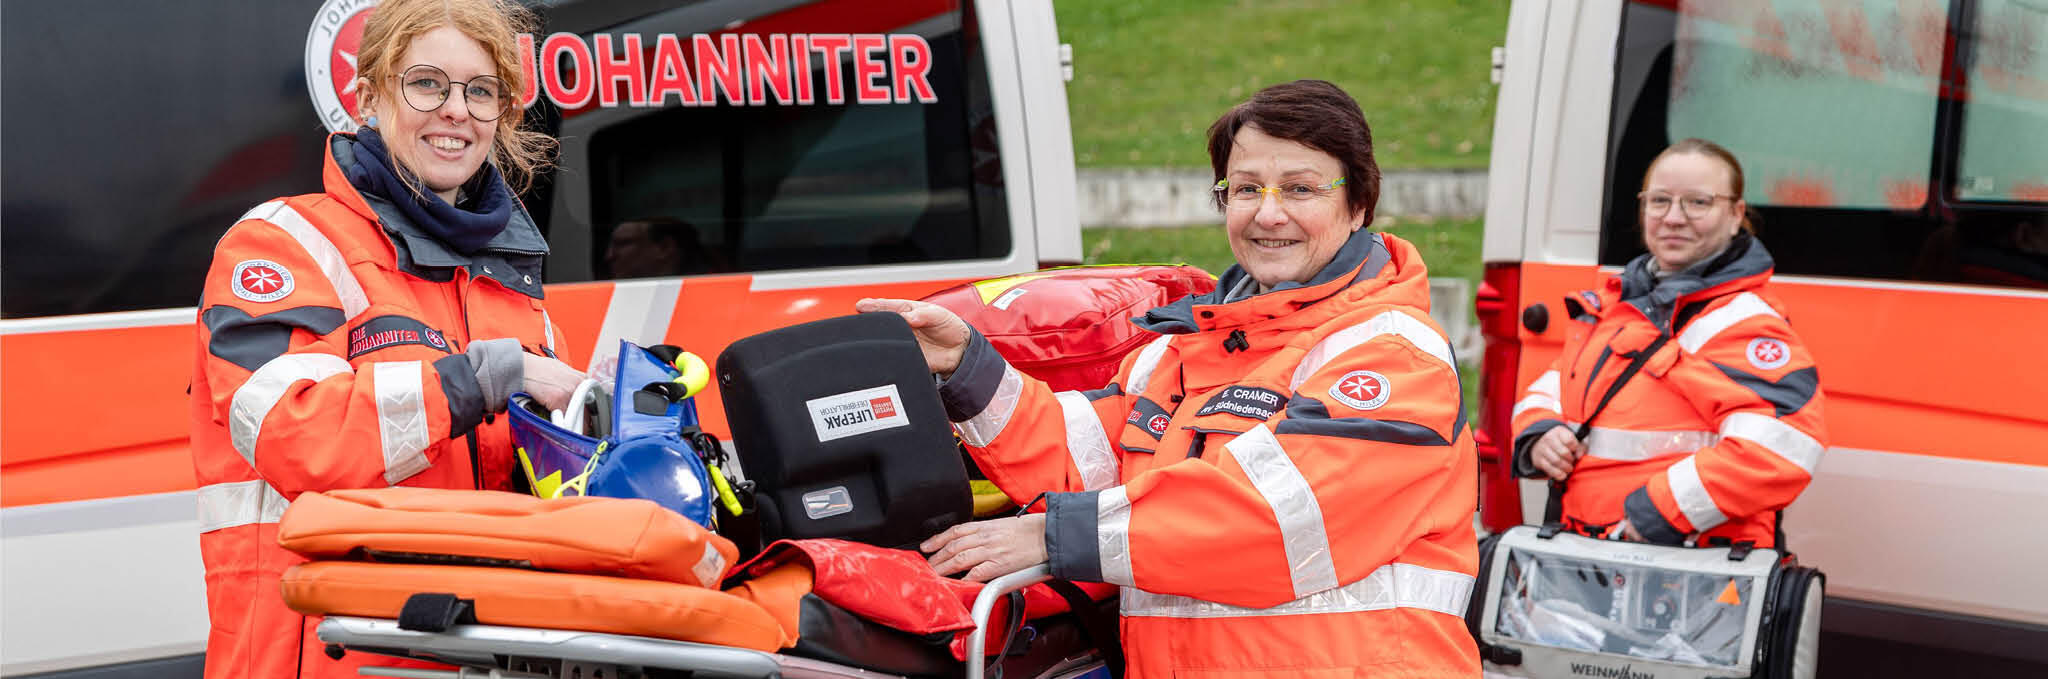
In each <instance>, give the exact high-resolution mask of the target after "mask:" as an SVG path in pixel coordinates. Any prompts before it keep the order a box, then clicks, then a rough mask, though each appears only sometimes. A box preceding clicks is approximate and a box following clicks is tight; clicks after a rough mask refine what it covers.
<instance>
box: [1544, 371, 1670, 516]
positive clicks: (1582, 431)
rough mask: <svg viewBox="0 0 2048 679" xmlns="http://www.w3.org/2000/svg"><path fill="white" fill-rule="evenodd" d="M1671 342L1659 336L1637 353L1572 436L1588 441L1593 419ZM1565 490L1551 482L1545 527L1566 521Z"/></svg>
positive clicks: (1560, 485)
mask: <svg viewBox="0 0 2048 679" xmlns="http://www.w3.org/2000/svg"><path fill="white" fill-rule="evenodd" d="M1669 341H1671V336H1670V335H1658V336H1657V341H1655V342H1651V343H1650V346H1647V347H1643V348H1642V349H1641V350H1639V351H1637V352H1636V357H1635V359H1634V360H1631V361H1629V363H1628V367H1626V368H1623V369H1622V370H1621V374H1619V375H1615V376H1614V382H1613V383H1611V384H1609V385H1607V393H1605V394H1601V395H1600V403H1599V404H1597V405H1595V406H1593V412H1591V413H1587V414H1586V419H1585V421H1583V422H1580V423H1579V429H1578V431H1575V432H1572V436H1574V437H1575V438H1577V439H1578V440H1580V441H1584V440H1586V435H1587V434H1590V433H1592V432H1593V418H1596V417H1599V416H1600V413H1601V412H1602V411H1605V410H1607V404H1609V403H1613V402H1614V395H1615V394H1619V393H1621V387H1622V386H1623V385H1626V384H1628V381H1629V379H1630V378H1632V377H1635V376H1636V373H1637V372H1639V371H1641V370H1642V369H1643V364H1645V363H1649V362H1650V357H1651V356H1655V355H1657V352H1658V351H1659V350H1662V349H1663V348H1664V343H1666V342H1669ZM1564 489H1565V482H1564V481H1551V482H1550V502H1549V503H1547V504H1545V505H1544V507H1543V523H1544V524H1545V525H1549V524H1554V523H1557V522H1559V521H1561V520H1563V519H1564Z"/></svg>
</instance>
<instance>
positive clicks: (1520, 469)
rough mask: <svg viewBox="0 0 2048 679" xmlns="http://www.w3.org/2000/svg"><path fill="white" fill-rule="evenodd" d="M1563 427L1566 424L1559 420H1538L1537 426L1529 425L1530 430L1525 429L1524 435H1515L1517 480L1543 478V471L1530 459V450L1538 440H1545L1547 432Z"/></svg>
mask: <svg viewBox="0 0 2048 679" xmlns="http://www.w3.org/2000/svg"><path fill="white" fill-rule="evenodd" d="M1562 426H1564V423H1563V422H1559V421H1557V420H1551V419H1543V420H1537V421H1536V423H1535V424H1532V425H1529V428H1528V429H1523V430H1522V433H1520V434H1517V435H1515V454H1514V460H1515V462H1514V474H1515V477H1516V478H1523V479H1537V478H1543V476H1544V474H1543V470H1540V469H1537V468H1536V461H1535V460H1533V459H1530V457H1529V449H1530V448H1532V447H1534V446H1535V445H1536V439H1539V438H1543V434H1544V433H1545V432H1548V431H1550V430H1551V429H1553V428H1556V427H1562Z"/></svg>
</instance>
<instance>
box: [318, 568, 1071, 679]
mask: <svg viewBox="0 0 2048 679" xmlns="http://www.w3.org/2000/svg"><path fill="white" fill-rule="evenodd" d="M1051 577H1052V576H1051V572H1050V571H1049V570H1048V569H1047V567H1045V566H1043V565H1041V566H1036V567H1033V568H1029V569H1026V570H1023V571H1019V572H1017V573H1012V574H1010V575H1007V576H1003V577H1001V578H997V579H995V580H994V581H992V582H990V583H988V584H987V585H986V586H984V587H983V588H982V590H981V593H980V594H979V595H978V596H977V597H976V598H975V601H974V606H973V609H972V611H971V613H972V617H973V621H974V628H973V630H972V631H971V632H970V633H969V637H968V644H967V648H986V647H987V645H988V641H989V640H988V632H989V630H990V629H991V625H990V622H989V618H990V616H991V613H992V612H993V611H994V610H995V608H996V603H997V601H998V600H1000V599H1002V598H1003V597H1005V596H1007V595H1009V594H1010V593H1012V592H1016V591H1019V590H1022V589H1024V588H1025V587H1028V586H1030V585H1033V584H1036V583H1039V582H1044V581H1046V580H1048V579H1051ZM1036 634H1037V632H1036V631H1035V628H1033V627H1031V626H1030V625H1029V624H1028V623H1027V624H1026V625H1024V626H1023V627H1020V628H1018V633H1017V634H1016V635H1014V636H1015V637H1017V638H1013V639H1011V640H1007V641H1006V642H1005V643H1006V644H1011V643H1018V642H1019V639H1021V640H1022V641H1021V643H1026V644H1029V643H1030V642H1031V641H1032V639H1031V638H1030V637H1032V636H1034V635H1036ZM318 635H319V637H320V641H321V642H323V643H325V644H327V645H328V652H329V653H330V654H337V653H373V654H380V655H387V656H394V657H401V658H412V659H416V660H427V661H433V662H439V663H444V664H447V665H452V666H454V667H455V669H452V670H439V669H419V668H412V667H379V666H373V665H369V666H365V667H363V668H362V670H361V672H362V673H363V674H364V675H366V676H383V677H409V678H414V679H466V678H469V677H492V678H504V679H637V678H641V677H645V678H649V679H653V678H659V677H690V678H692V679H695V678H699V677H702V678H706V679H709V678H730V679H771V678H787V679H806V678H817V679H825V678H831V677H862V678H864V679H889V678H892V677H901V678H904V679H908V677H907V676H906V675H899V674H890V673H886V672H877V671H874V670H870V669H865V668H862V667H857V666H853V665H848V664H842V663H837V662H829V661H825V660H819V659H815V658H804V657H797V656H794V655H788V654H785V653H770V652H763V651H757V650H752V649H746V648H736V647H731V646H719V645H712V644H702V643H692V642H687V641H674V640H668V639H657V638H652V637H642V636H631V635H623V634H605V633H596V632H580V631H572V630H559V629H543V628H532V627H507V626H499V625H482V624H454V625H449V626H447V627H446V628H445V629H443V630H441V631H422V630H408V629H403V628H401V627H400V624H399V621H398V620H394V619H379V618H361V617H350V616H329V617H328V618H327V619H325V620H323V621H322V622H321V623H320V626H319V629H318ZM1008 650H1010V651H1014V650H1015V649H1008ZM1048 653H1049V654H1050V657H1048ZM999 656H1000V660H1001V661H1002V662H995V661H993V660H991V661H989V662H990V664H991V665H993V666H994V667H993V668H990V667H984V665H983V663H981V662H975V661H972V660H970V661H968V662H965V663H961V664H960V666H959V667H958V668H957V669H958V672H957V673H950V672H949V673H943V674H940V675H939V676H958V677H964V678H965V679H983V678H984V677H987V676H997V677H1004V676H1007V677H1010V678H1012V679H1108V678H1109V677H1110V676H1111V675H1110V672H1109V669H1108V668H1107V667H1106V666H1105V665H1104V663H1103V661H1102V660H1101V658H1100V657H1099V656H1098V655H1097V654H1096V653H1095V652H1094V651H1093V649H1092V648H1090V647H1087V646H1086V645H1066V646H1065V647H1064V648H1058V647H1051V646H1050V645H1048V647H1046V648H1041V649H1039V651H1038V652H1037V653H1015V652H1006V653H1002V654H999ZM916 676H927V675H916Z"/></svg>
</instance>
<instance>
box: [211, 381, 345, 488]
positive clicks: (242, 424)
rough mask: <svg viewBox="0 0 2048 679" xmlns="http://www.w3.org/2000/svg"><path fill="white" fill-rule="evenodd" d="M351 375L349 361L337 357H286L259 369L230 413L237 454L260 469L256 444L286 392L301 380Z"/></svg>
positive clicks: (240, 391) (237, 392) (237, 393)
mask: <svg viewBox="0 0 2048 679" xmlns="http://www.w3.org/2000/svg"><path fill="white" fill-rule="evenodd" d="M347 372H349V365H348V361H344V360H342V358H341V357H340V356H336V355H333V354H285V355H283V356H279V357H277V358H273V359H270V361H269V362H266V363H264V364H263V367H261V368H257V369H256V372H255V374H252V375H250V376H249V380H248V381H246V382H243V383H242V386H241V388H239V389H236V390H235V397H234V399H233V401H232V405H231V406H230V408H229V411H228V438H229V440H230V441H232V442H233V443H234V445H235V452H238V453H241V454H242V459H243V460H245V461H247V462H248V463H249V466H251V467H254V466H256V442H257V439H258V437H260V436H261V435H262V433H263V418H265V417H267V416H269V415H270V409H271V408H275V407H277V402H278V400H279V399H282V398H284V392H285V390H286V389H288V388H290V387H291V386H292V383H294V382H297V381H299V380H312V381H314V382H319V381H320V380H324V379H327V378H329V377H333V376H335V375H340V374H344V373H347Z"/></svg>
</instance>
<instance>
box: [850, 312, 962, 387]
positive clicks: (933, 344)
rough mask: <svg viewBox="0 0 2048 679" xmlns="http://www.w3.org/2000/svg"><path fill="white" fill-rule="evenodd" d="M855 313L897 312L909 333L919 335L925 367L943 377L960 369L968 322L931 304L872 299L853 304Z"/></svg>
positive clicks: (918, 345) (919, 345)
mask: <svg viewBox="0 0 2048 679" xmlns="http://www.w3.org/2000/svg"><path fill="white" fill-rule="evenodd" d="M853 310H854V311H859V312H861V313H867V312H871V311H894V312H896V313H897V314H900V315H902V316H903V320H904V321H905V322H908V323H909V324H910V330H911V331H912V332H915V333H917V347H918V348H919V349H923V350H924V363H925V366H926V367H928V368H930V369H931V371H932V372H933V373H934V374H937V375H939V376H940V377H946V376H950V375H952V374H953V371H954V370H955V369H958V368H959V367H960V356H961V355H963V354H965V353H967V338H968V336H969V334H970V333H971V332H972V330H971V329H970V328H968V327H967V321H963V320H960V316H959V315H957V314H954V313H953V312H952V310H949V309H947V308H945V307H942V306H939V305H937V304H933V303H931V302H916V301H911V300H907V299H881V298H872V297H871V298H866V299H862V300H860V301H858V302H854V303H853Z"/></svg>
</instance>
